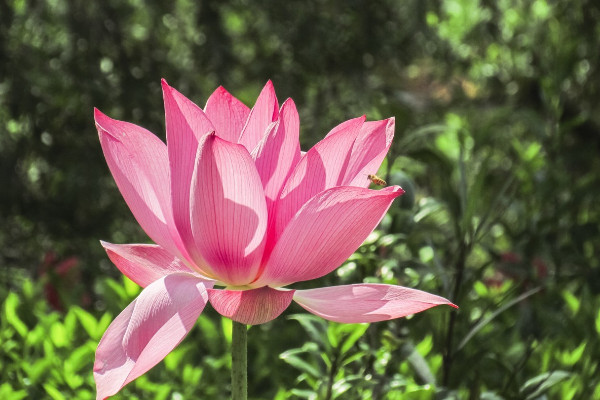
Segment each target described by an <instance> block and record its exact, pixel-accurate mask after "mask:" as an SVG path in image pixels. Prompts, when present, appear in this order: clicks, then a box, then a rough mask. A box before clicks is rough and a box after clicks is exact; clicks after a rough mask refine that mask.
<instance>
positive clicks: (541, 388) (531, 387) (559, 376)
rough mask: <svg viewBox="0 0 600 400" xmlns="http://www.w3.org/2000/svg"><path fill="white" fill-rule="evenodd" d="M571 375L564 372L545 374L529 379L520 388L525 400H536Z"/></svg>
mask: <svg viewBox="0 0 600 400" xmlns="http://www.w3.org/2000/svg"><path fill="white" fill-rule="evenodd" d="M570 376H571V374H570V373H569V372H566V371H552V372H545V373H543V374H540V375H538V376H536V377H535V378H531V379H529V380H528V381H527V382H525V384H524V385H523V387H522V388H521V393H522V394H523V395H524V396H526V399H527V400H531V399H536V398H538V397H539V396H541V395H542V394H544V393H545V392H546V391H547V390H548V389H550V388H551V387H552V386H554V385H556V384H557V383H559V382H561V381H563V380H565V379H567V378H568V377H570Z"/></svg>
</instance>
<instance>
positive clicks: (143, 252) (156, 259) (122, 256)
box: [100, 241, 200, 287]
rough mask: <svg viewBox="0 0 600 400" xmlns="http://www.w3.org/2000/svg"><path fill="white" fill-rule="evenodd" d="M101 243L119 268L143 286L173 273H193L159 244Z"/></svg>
mask: <svg viewBox="0 0 600 400" xmlns="http://www.w3.org/2000/svg"><path fill="white" fill-rule="evenodd" d="M100 243H101V244H102V246H103V247H104V250H106V253H107V254H108V257H109V258H110V260H111V261H112V262H113V263H114V264H115V265H116V266H117V268H119V270H120V271H121V272H122V273H123V274H124V275H125V276H126V277H128V278H129V279H131V280H132V281H134V282H135V283H137V284H138V285H140V286H141V287H146V286H148V285H149V284H151V283H152V282H154V281H156V280H158V279H160V278H162V277H164V276H167V275H170V274H173V273H177V272H184V273H193V272H192V270H191V269H190V267H188V266H187V265H186V264H185V263H184V262H182V261H181V260H180V259H178V258H177V257H175V256H174V255H173V254H171V253H169V252H168V251H167V250H165V249H163V248H162V247H160V246H157V245H153V244H112V243H108V242H103V241H101V242H100ZM198 277H200V276H198Z"/></svg>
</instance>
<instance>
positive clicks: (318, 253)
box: [253, 186, 403, 287]
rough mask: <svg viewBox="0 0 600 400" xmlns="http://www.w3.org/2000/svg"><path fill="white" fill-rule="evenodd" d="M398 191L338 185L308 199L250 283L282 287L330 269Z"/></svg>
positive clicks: (362, 237) (353, 246)
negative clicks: (259, 273)
mask: <svg viewBox="0 0 600 400" xmlns="http://www.w3.org/2000/svg"><path fill="white" fill-rule="evenodd" d="M402 193H403V190H402V189H401V188H400V187H399V186H390V187H386V188H385V189H382V190H369V189H364V188H358V187H351V186H341V187H335V188H332V189H328V190H326V191H324V192H322V193H320V194H318V195H317V196H315V197H313V198H312V199H310V201H308V202H307V203H306V204H305V205H304V206H303V207H302V208H301V209H300V211H299V212H298V214H297V215H296V216H295V217H294V219H292V220H291V221H290V223H289V224H288V226H287V228H286V229H285V231H284V232H283V234H282V235H281V237H280V238H279V240H278V241H277V244H276V245H275V248H274V249H273V252H272V254H271V256H270V258H269V260H268V262H267V265H266V267H265V269H264V272H263V274H262V275H261V276H260V278H259V279H258V280H257V282H255V283H253V285H257V286H259V285H269V286H272V287H274V286H283V285H287V284H290V283H293V282H298V281H305V280H309V279H316V278H319V277H321V276H323V275H326V274H328V273H329V272H331V271H333V270H334V269H336V268H337V267H338V266H339V265H340V264H341V263H342V262H344V261H345V260H346V259H347V258H348V257H349V256H350V255H351V254H352V253H353V252H354V251H356V249H357V248H358V246H360V245H361V243H362V242H363V241H364V240H365V239H366V238H367V236H368V235H369V234H370V233H371V232H372V231H373V229H375V227H376V226H377V224H379V221H381V219H382V218H383V216H384V215H385V213H386V211H387V210H388V208H389V207H390V205H391V204H392V201H393V200H394V199H395V198H396V197H398V196H400V195H401V194H402Z"/></svg>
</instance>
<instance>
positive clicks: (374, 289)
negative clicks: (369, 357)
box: [294, 283, 458, 324]
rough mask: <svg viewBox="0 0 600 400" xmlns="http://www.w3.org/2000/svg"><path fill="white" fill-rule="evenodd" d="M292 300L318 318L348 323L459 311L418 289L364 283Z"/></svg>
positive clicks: (300, 295)
mask: <svg viewBox="0 0 600 400" xmlns="http://www.w3.org/2000/svg"><path fill="white" fill-rule="evenodd" d="M294 301H296V303H298V304H300V305H301V306H302V307H304V309H306V310H307V311H309V312H311V313H313V314H315V315H318V316H319V317H322V318H325V319H327V320H330V321H335V322H342V323H350V324H355V323H361V322H377V321H385V320H389V319H394V318H400V317H405V316H407V315H410V314H416V313H418V312H421V311H425V310H427V309H429V308H431V307H435V306H439V305H442V304H446V305H449V306H451V307H454V308H458V307H457V306H455V305H454V304H452V303H451V302H450V301H448V300H446V299H445V298H443V297H440V296H436V295H434V294H430V293H427V292H423V291H421V290H416V289H409V288H405V287H402V286H393V285H383V284H366V283H364V284H356V285H344V286H333V287H324V288H319V289H308V290H296V293H295V294H294Z"/></svg>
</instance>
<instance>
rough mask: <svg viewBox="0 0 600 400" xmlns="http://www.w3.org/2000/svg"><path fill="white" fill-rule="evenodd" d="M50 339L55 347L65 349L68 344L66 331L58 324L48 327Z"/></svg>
mask: <svg viewBox="0 0 600 400" xmlns="http://www.w3.org/2000/svg"><path fill="white" fill-rule="evenodd" d="M50 339H51V340H52V342H53V343H54V345H55V346H56V347H65V346H66V345H67V344H68V343H69V338H68V337H67V330H66V329H65V326H64V325H63V324H62V323H60V322H55V323H53V324H52V326H50Z"/></svg>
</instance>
